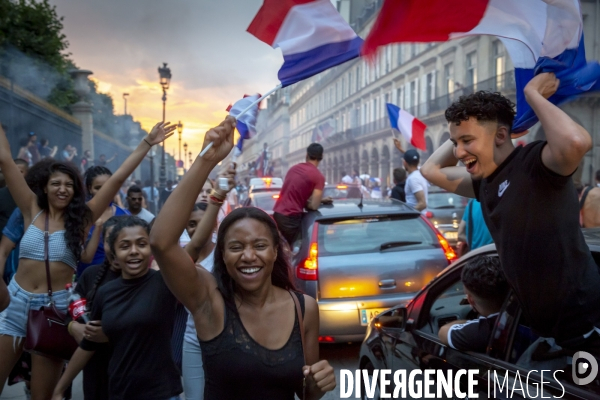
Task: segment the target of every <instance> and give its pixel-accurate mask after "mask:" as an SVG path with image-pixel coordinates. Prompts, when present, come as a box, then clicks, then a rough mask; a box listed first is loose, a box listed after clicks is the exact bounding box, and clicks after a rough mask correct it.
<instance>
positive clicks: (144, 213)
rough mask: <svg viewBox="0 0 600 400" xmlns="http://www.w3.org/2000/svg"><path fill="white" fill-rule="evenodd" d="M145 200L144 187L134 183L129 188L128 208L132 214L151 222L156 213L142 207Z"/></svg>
mask: <svg viewBox="0 0 600 400" xmlns="http://www.w3.org/2000/svg"><path fill="white" fill-rule="evenodd" d="M143 200H144V198H143V195H142V189H141V188H140V187H139V186H136V185H133V186H131V187H130V188H129V189H128V190H127V210H129V212H130V213H131V215H133V216H136V217H138V218H141V219H143V220H144V221H146V222H147V223H150V222H152V220H153V219H154V214H152V213H151V212H150V211H148V210H146V209H144V208H143V207H142V203H143Z"/></svg>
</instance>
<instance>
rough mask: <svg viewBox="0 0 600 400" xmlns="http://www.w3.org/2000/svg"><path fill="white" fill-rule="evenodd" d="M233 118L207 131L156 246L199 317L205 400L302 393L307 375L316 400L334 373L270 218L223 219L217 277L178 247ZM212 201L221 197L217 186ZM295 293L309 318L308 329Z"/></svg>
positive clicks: (247, 213)
mask: <svg viewBox="0 0 600 400" xmlns="http://www.w3.org/2000/svg"><path fill="white" fill-rule="evenodd" d="M235 123H236V121H235V119H234V118H231V117H228V118H227V119H226V120H225V121H223V122H222V123H221V124H220V125H219V126H218V127H216V128H213V129H211V130H210V131H208V132H207V134H206V135H205V139H204V140H205V141H204V147H206V145H207V144H208V143H209V142H212V143H213V147H212V149H210V150H209V151H208V152H207V153H206V154H205V155H204V157H202V158H197V159H196V161H195V162H194V164H193V165H192V167H191V168H190V170H189V172H188V173H187V174H186V175H184V177H183V179H182V181H181V182H180V183H179V184H178V185H177V187H176V188H175V190H174V191H173V193H171V195H170V196H169V198H168V199H167V201H166V203H165V205H164V206H163V209H162V210H161V212H160V214H159V215H158V217H156V220H155V223H154V227H153V229H152V232H151V233H150V243H151V245H152V251H153V254H154V256H155V257H156V260H157V261H158V265H159V266H160V269H161V273H162V274H163V276H164V279H165V282H166V283H167V285H168V286H169V288H170V289H171V290H172V291H173V293H174V294H175V296H177V298H178V299H179V301H181V302H182V303H183V304H184V305H185V306H186V308H187V309H188V310H190V312H191V313H192V315H193V317H194V322H195V325H196V330H197V331H198V337H199V340H200V346H201V348H202V357H203V361H204V372H205V382H206V387H205V389H204V398H205V399H207V400H213V399H232V400H234V399H247V400H252V399H282V400H285V399H290V400H291V399H293V398H294V395H295V394H297V395H298V396H299V397H300V398H302V397H303V393H302V392H303V389H302V385H303V379H304V378H305V379H306V396H305V398H306V399H318V398H321V397H322V396H323V395H324V394H325V393H326V392H327V391H330V390H333V389H334V388H335V386H336V383H335V374H334V371H333V368H332V367H331V365H329V363H328V362H327V361H326V360H321V361H319V343H318V335H319V332H318V331H319V312H318V307H317V303H316V301H315V300H314V299H313V298H311V297H309V296H305V295H301V294H298V293H297V292H292V291H293V289H294V285H293V283H292V278H291V276H290V272H291V267H290V265H289V250H288V249H287V247H286V245H285V244H284V242H283V241H282V240H281V237H280V235H279V232H278V230H277V226H276V225H275V222H274V221H273V219H272V218H271V217H269V216H268V215H267V214H266V213H265V212H264V211H261V210H259V209H257V208H252V207H245V208H239V209H237V210H234V211H232V212H231V213H230V214H229V215H228V216H227V217H225V219H224V220H223V222H222V223H221V226H220V227H219V231H218V235H217V243H216V247H215V257H214V272H213V274H211V273H209V272H208V271H205V270H203V269H197V268H196V267H195V266H194V262H193V261H192V259H191V258H190V256H189V255H188V254H187V253H186V251H185V250H184V249H182V248H181V247H180V246H179V235H180V234H181V231H182V230H183V229H184V228H185V225H186V222H187V217H188V215H189V212H190V211H191V210H192V208H193V207H194V201H195V200H196V198H197V196H198V194H199V193H200V190H201V188H202V185H203V183H204V182H205V181H206V177H207V175H208V173H209V172H210V171H211V170H212V169H213V168H214V167H215V166H216V165H217V164H218V163H219V162H220V161H221V160H222V159H224V158H225V157H226V156H227V155H228V154H229V152H230V151H231V149H232V148H233V129H234V127H235ZM209 199H211V200H212V201H214V202H216V203H219V202H222V201H223V200H224V198H223V196H221V195H219V193H217V192H211V195H210V196H209ZM292 296H295V297H296V298H297V299H298V302H299V303H300V308H301V309H302V314H303V315H304V317H303V321H304V322H303V326H304V331H303V332H302V331H301V330H300V321H299V320H298V318H297V316H296V307H295V300H294V298H293V297H292ZM274 327H277V328H274ZM302 336H304V338H305V347H304V348H303V346H302Z"/></svg>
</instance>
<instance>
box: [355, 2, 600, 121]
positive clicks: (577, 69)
mask: <svg viewBox="0 0 600 400" xmlns="http://www.w3.org/2000/svg"><path fill="white" fill-rule="evenodd" d="M470 35H494V36H497V37H498V38H499V39H500V40H501V41H502V43H503V44H504V46H505V47H506V48H507V50H508V53H509V55H510V57H511V59H512V62H513V64H514V66H515V79H516V84H517V116H516V119H515V122H514V124H513V133H520V132H524V131H526V130H527V129H529V128H530V127H531V126H533V125H534V124H535V123H536V122H537V121H538V118H537V117H536V116H535V114H534V112H533V110H532V109H531V108H530V107H529V105H528V104H527V102H526V101H525V96H524V94H523V89H524V88H525V86H526V85H527V83H528V82H529V80H531V78H533V76H534V75H536V74H538V73H541V72H554V73H555V74H556V76H557V78H558V79H560V86H559V88H558V91H557V92H556V94H554V95H553V96H552V97H550V99H549V100H550V101H551V102H552V103H554V104H556V105H559V104H562V103H564V102H566V101H568V100H570V99H572V98H573V97H575V96H577V95H580V94H582V93H584V92H586V91H593V90H599V89H600V83H599V82H600V65H599V64H598V63H597V62H591V63H588V62H587V61H586V58H585V51H584V48H583V21H582V17H581V10H580V4H579V0H385V2H384V4H383V7H382V9H381V12H380V13H379V16H378V17H377V20H376V21H375V24H374V26H373V29H372V30H371V32H370V34H369V36H368V37H367V38H366V40H365V43H364V46H363V49H362V52H363V54H364V55H366V56H372V55H373V54H374V53H375V52H376V51H377V48H378V47H380V46H383V45H386V44H390V43H400V42H442V41H447V40H451V39H456V38H461V37H465V36H470Z"/></svg>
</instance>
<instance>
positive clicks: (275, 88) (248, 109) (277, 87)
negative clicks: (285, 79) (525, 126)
mask: <svg viewBox="0 0 600 400" xmlns="http://www.w3.org/2000/svg"><path fill="white" fill-rule="evenodd" d="M279 89H281V83H280V84H279V85H277V86H275V87H274V88H273V89H271V90H269V91H268V92H267V93H265V94H263V95H262V96H260V97H259V98H258V99H257V100H254V101H253V102H252V104H250V105H249V106H248V107H246V108H245V109H244V110H242V112H241V113H239V114H238V115H236V117H235V118H236V119H238V118H239V117H241V116H242V115H244V114H246V113H247V112H248V111H250V110H251V109H252V107H254V106H255V105H257V104H258V103H260V102H261V101H262V100H263V99H264V98H265V97H268V96H270V95H271V94H273V93H274V92H275V91H277V90H279ZM212 146H213V143H212V142H210V143H209V144H208V145H207V146H206V147H205V148H204V150H202V151H201V152H200V154H199V155H198V157H202V156H203V155H205V154H206V152H207V151H208V150H209V149H210V148H211V147H212Z"/></svg>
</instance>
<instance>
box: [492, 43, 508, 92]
mask: <svg viewBox="0 0 600 400" xmlns="http://www.w3.org/2000/svg"><path fill="white" fill-rule="evenodd" d="M493 54H494V76H496V90H502V89H504V88H503V87H502V86H503V85H502V83H503V78H504V72H505V68H506V61H505V60H506V55H505V53H504V46H503V45H502V42H500V41H499V40H496V41H495V42H494V44H493Z"/></svg>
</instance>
